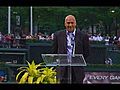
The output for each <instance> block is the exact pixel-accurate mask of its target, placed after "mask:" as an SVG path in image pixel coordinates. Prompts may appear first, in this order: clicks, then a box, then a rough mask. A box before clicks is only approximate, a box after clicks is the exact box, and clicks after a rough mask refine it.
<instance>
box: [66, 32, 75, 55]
mask: <svg viewBox="0 0 120 90" xmlns="http://www.w3.org/2000/svg"><path fill="white" fill-rule="evenodd" d="M68 35H69V39H70V44H69V45H67V48H68V49H69V50H70V51H69V52H68V54H69V55H72V54H73V49H74V43H75V40H74V39H75V36H74V34H73V33H68Z"/></svg>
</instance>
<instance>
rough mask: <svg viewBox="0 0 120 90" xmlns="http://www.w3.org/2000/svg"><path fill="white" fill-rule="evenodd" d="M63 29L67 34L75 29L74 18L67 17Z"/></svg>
mask: <svg viewBox="0 0 120 90" xmlns="http://www.w3.org/2000/svg"><path fill="white" fill-rule="evenodd" d="M65 27H66V30H67V31H69V32H73V31H74V29H75V27H76V20H75V17H74V16H67V17H66V19H65Z"/></svg>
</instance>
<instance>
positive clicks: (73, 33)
mask: <svg viewBox="0 0 120 90" xmlns="http://www.w3.org/2000/svg"><path fill="white" fill-rule="evenodd" d="M75 31H76V28H75V29H74V31H73V32H68V31H67V30H66V34H69V33H73V34H74V36H75Z"/></svg>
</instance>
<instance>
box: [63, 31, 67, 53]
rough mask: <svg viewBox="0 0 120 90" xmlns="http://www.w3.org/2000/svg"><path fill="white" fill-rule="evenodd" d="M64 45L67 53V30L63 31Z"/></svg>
mask: <svg viewBox="0 0 120 90" xmlns="http://www.w3.org/2000/svg"><path fill="white" fill-rule="evenodd" d="M63 45H64V49H65V51H66V53H67V36H66V30H65V31H64V32H63Z"/></svg>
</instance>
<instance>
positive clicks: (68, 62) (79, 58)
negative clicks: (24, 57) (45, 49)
mask: <svg viewBox="0 0 120 90" xmlns="http://www.w3.org/2000/svg"><path fill="white" fill-rule="evenodd" d="M41 55H42V58H43V61H44V62H45V64H46V66H54V67H61V66H66V67H68V73H67V74H68V77H67V79H68V83H69V84H70V83H71V80H72V76H71V75H72V74H71V67H73V66H86V65H87V64H86V61H85V59H84V57H83V55H82V54H75V55H74V56H73V55H72V56H70V55H68V54H41ZM61 73H62V72H59V74H61ZM58 79H59V80H60V79H61V78H58Z"/></svg>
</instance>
